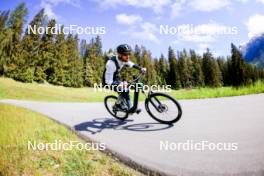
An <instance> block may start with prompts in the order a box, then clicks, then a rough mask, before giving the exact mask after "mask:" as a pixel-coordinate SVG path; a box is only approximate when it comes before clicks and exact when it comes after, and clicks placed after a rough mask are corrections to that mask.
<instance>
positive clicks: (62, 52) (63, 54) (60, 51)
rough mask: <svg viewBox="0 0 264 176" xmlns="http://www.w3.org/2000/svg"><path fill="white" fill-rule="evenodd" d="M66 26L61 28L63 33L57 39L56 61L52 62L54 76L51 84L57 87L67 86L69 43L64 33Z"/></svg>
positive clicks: (51, 77)
mask: <svg viewBox="0 0 264 176" xmlns="http://www.w3.org/2000/svg"><path fill="white" fill-rule="evenodd" d="M63 29H64V26H61V30H60V31H61V32H60V33H58V34H57V35H56V37H55V50H54V60H53V62H52V65H51V66H52V67H53V70H54V72H53V74H52V75H51V76H50V79H49V82H50V83H52V84H55V85H64V84H65V74H66V70H65V69H66V67H67V66H68V62H67V43H66V39H65V34H64V33H63Z"/></svg>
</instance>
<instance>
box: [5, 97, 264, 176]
mask: <svg viewBox="0 0 264 176" xmlns="http://www.w3.org/2000/svg"><path fill="white" fill-rule="evenodd" d="M0 102H4V103H10V104H14V105H19V106H22V107H26V108H28V109H31V110H34V111H37V112H40V113H42V114H45V115H47V116H49V117H50V118H53V119H55V120H57V121H60V122H62V123H64V124H66V125H68V126H70V127H72V128H74V129H76V130H78V131H79V132H80V133H81V134H82V135H86V136H87V137H89V138H90V139H92V140H95V141H100V142H104V143H105V144H106V145H107V147H108V148H109V149H111V150H112V151H115V152H117V153H119V154H120V155H123V156H126V157H127V158H130V159H132V160H133V161H134V162H136V163H139V164H141V165H143V166H144V167H147V168H150V169H154V170H158V171H160V172H161V173H165V174H167V175H195V176H196V175H210V176H212V175H243V176H244V175H245V176H246V175H259V176H263V175H264V94H258V95H248V96H239V97H227V98H216V99H201V100H183V101H180V103H181V105H182V107H183V117H182V119H181V120H180V121H179V122H178V123H176V124H175V125H174V126H168V125H162V124H159V123H156V122H155V121H154V120H152V119H151V118H150V116H148V114H147V113H146V111H144V110H143V112H142V113H141V114H139V115H133V116H131V117H130V118H129V119H128V120H126V121H124V122H120V121H117V120H115V119H113V118H112V117H111V116H110V115H109V114H108V113H107V111H106V110H105V108H104V106H103V103H46V102H33V101H19V100H1V101H0ZM140 106H141V107H142V108H143V105H142V104H141V105H140ZM166 142H167V144H169V146H170V147H171V148H170V150H166V149H164V148H162V150H161V148H160V147H161V146H160V144H161V143H163V144H164V143H166ZM188 142H189V143H192V144H196V145H200V144H201V143H202V142H204V143H205V144H208V143H212V144H210V145H212V146H211V147H214V145H216V144H219V143H222V144H223V143H225V144H223V145H225V150H222V151H219V150H213V151H212V150H210V149H209V148H208V147H207V146H205V150H204V151H199V150H187V149H186V145H188V144H187V143H188ZM179 143H183V144H179ZM184 143H185V144H184ZM232 143H233V144H232ZM222 144H219V145H222ZM231 144H232V145H233V146H231V148H232V147H233V149H236V147H237V150H234V151H230V150H229V149H230V146H229V145H231ZM177 145H182V146H178V149H180V151H178V150H177V149H175V146H176V147H177ZM184 145H185V148H184V147H183V146H184ZM223 145H222V146H220V147H222V148H223ZM200 146H201V145H200ZM163 147H164V146H163ZM187 147H188V146H187ZM189 147H190V145H189ZM198 149H199V148H198ZM228 150H229V151H228Z"/></svg>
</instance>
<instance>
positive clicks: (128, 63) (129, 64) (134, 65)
mask: <svg viewBox="0 0 264 176" xmlns="http://www.w3.org/2000/svg"><path fill="white" fill-rule="evenodd" d="M127 65H128V66H129V67H130V68H135V69H138V70H141V68H142V67H140V66H139V65H138V64H135V63H133V62H132V61H128V62H127Z"/></svg>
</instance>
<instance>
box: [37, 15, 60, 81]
mask: <svg viewBox="0 0 264 176" xmlns="http://www.w3.org/2000/svg"><path fill="white" fill-rule="evenodd" d="M55 24H56V21H55V19H51V20H50V21H49V23H48V27H47V30H46V31H45V33H44V35H43V36H42V39H41V40H42V42H41V43H40V46H39V57H38V60H36V70H35V74H34V79H35V81H37V82H40V83H41V82H44V80H47V81H48V82H50V83H52V79H53V78H54V73H55V67H56V65H55V58H54V53H55V44H54V34H53V33H54V31H52V29H55V28H54V26H55Z"/></svg>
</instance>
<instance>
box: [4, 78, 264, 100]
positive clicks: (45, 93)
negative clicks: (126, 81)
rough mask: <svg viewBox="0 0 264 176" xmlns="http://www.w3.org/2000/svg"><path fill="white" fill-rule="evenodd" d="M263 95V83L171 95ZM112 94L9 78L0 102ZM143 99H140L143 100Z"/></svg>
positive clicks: (179, 97)
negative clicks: (22, 81)
mask: <svg viewBox="0 0 264 176" xmlns="http://www.w3.org/2000/svg"><path fill="white" fill-rule="evenodd" d="M258 93H264V82H261V81H258V82H256V83H255V84H254V85H250V86H245V87H240V88H232V87H220V88H196V89H181V90H172V91H171V92H170V93H169V94H170V95H172V96H173V97H175V98H176V99H197V98H216V97H227V96H238V95H247V94H258ZM107 94H109V93H105V92H95V91H94V90H93V88H66V87H62V86H53V85H50V84H47V83H45V84H37V83H21V82H17V81H14V80H13V79H9V78H0V99H23V100H37V101H51V102H54V101H56V102H102V101H103V99H104V97H105V96H106V95H107ZM143 98H144V95H141V96H140V100H143Z"/></svg>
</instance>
